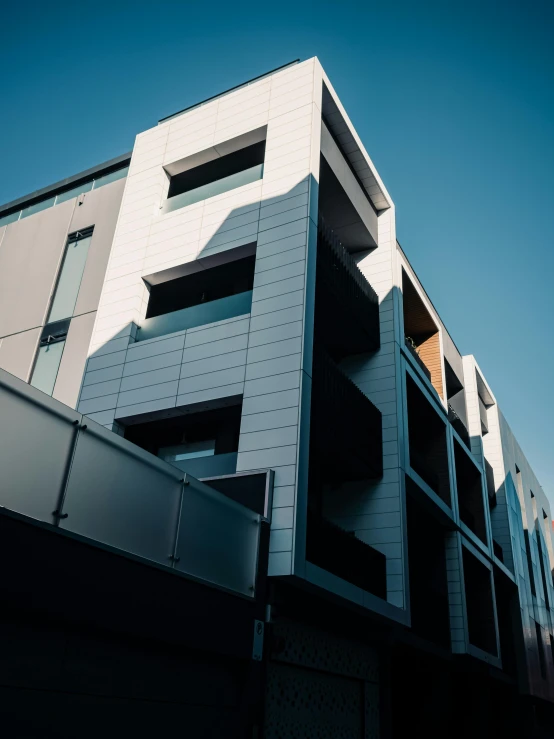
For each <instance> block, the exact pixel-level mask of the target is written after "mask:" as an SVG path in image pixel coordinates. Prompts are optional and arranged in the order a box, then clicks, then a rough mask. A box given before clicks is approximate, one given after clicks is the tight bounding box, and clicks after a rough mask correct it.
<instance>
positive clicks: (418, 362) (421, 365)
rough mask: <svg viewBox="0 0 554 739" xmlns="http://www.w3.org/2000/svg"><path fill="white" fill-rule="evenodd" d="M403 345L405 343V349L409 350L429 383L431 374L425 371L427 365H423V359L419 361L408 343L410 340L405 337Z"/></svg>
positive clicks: (411, 345)
mask: <svg viewBox="0 0 554 739" xmlns="http://www.w3.org/2000/svg"><path fill="white" fill-rule="evenodd" d="M404 343H405V345H406V347H407V349H408V350H409V352H410V354H411V355H412V357H413V358H414V359H415V361H416V363H417V365H418V366H419V367H420V369H421V371H422V372H423V374H424V375H425V377H426V378H427V379H428V380H429V382H431V373H430V371H429V370H428V369H427V365H426V364H425V362H424V361H423V359H421V357H420V356H419V354H418V353H417V350H416V349H415V348H414V346H413V344H412V342H411V341H410V339H409V338H408V337H407V336H406V338H405V340H404Z"/></svg>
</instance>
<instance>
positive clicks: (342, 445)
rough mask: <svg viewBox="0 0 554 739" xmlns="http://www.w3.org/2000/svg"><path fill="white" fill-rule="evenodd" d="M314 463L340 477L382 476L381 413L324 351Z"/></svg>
mask: <svg viewBox="0 0 554 739" xmlns="http://www.w3.org/2000/svg"><path fill="white" fill-rule="evenodd" d="M311 434H312V445H311V450H312V451H311V454H312V455H317V459H312V462H311V463H312V464H315V465H317V467H318V468H320V469H321V470H323V469H328V470H329V471H330V472H331V470H332V474H333V475H335V476H336V477H337V478H338V479H339V480H359V479H371V478H378V477H381V476H382V474H383V432H382V418H381V412H380V411H379V410H378V409H377V408H376V407H375V406H374V405H373V403H372V402H371V401H370V400H369V398H368V397H367V395H365V394H364V393H363V392H362V391H361V390H360V389H359V388H358V387H357V386H356V385H355V384H354V383H353V382H352V381H351V380H349V379H348V377H346V375H345V374H344V373H343V372H342V371H341V370H340V369H339V368H338V367H337V366H336V365H335V363H334V362H333V361H332V360H331V359H330V358H329V357H328V356H327V355H326V354H324V353H323V352H318V353H317V354H316V355H315V356H314V365H313V382H312V417H311Z"/></svg>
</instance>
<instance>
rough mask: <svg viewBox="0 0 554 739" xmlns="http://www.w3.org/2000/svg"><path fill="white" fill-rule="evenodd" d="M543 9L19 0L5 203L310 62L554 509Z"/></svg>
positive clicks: (1, 49) (10, 61)
mask: <svg viewBox="0 0 554 739" xmlns="http://www.w3.org/2000/svg"><path fill="white" fill-rule="evenodd" d="M553 37H554V3H552V2H551V1H550V2H547V1H543V0H527V1H526V2H523V1H521V0H520V1H519V2H511V1H510V0H497V1H496V2H491V1H490V0H481V1H480V2H476V1H475V0H464V2H460V1H459V0H441V1H440V2H428V1H427V0H420V1H419V2H414V1H413V0H396V1H395V2H390V3H384V2H378V3H373V2H371V0H366V1H365V2H363V3H362V2H360V3H354V2H351V0H343V2H336V0H335V2H327V1H326V0H320V1H319V2H314V3H306V2H302V0H296V2H290V0H281V1H280V2H279V3H261V2H252V3H228V2H227V3H219V2H217V0H216V1H214V2H203V3H200V2H193V3H190V2H189V3H187V2H183V0H180V2H175V0H164V1H161V2H152V1H151V2H145V1H144V0H133V1H132V2H122V1H121V0H111V1H110V2H108V1H107V0H95V2H93V3H92V2H90V3H89V2H83V3H79V2H75V0H72V2H66V0H54V2H53V3H45V2H39V1H38V0H31V1H30V2H19V3H10V4H9V6H8V7H6V8H5V9H4V10H3V11H2V32H1V39H0V70H1V71H0V79H1V87H0V90H1V93H0V203H4V202H7V201H9V200H11V199H13V198H15V197H18V196H20V195H24V194H26V193H28V192H30V191H32V190H34V189H37V188H39V187H42V186H45V185H48V184H50V183H52V182H55V181H56V180H59V179H61V178H63V177H66V176H69V175H71V174H74V173H76V172H79V171H80V170H83V169H86V168H87V167H90V166H93V165H95V164H97V163H99V162H102V161H105V160H107V159H110V158H111V157H114V156H116V155H118V154H121V153H124V152H126V151H129V150H130V149H131V148H132V146H133V140H134V136H135V135H136V133H138V132H140V131H142V130H144V129H147V128H150V127H151V126H153V125H155V124H156V122H157V120H158V119H159V118H161V117H163V116H165V115H169V114H171V113H173V112H176V111H178V110H180V109H181V108H184V107H186V106H188V105H191V104H193V103H195V102H197V101H199V100H202V99H205V98H207V97H209V96H210V95H214V94H216V93H218V92H221V91H222V90H224V89H226V88H228V87H232V86H233V85H236V84H239V83H241V82H243V81H245V80H248V79H250V78H252V77H255V76H256V75H259V74H262V73H264V72H266V71H268V70H270V69H273V68H275V67H277V66H279V65H281V64H284V63H286V62H288V61H290V60H292V59H296V58H300V59H307V58H309V57H311V56H318V57H319V58H320V60H321V62H322V64H323V66H324V67H325V69H326V71H327V73H328V74H329V76H330V78H331V81H332V82H333V85H334V87H335V89H336V90H337V92H338V94H339V96H340V98H341V100H342V102H343V103H344V105H345V107H346V109H347V111H348V113H349V115H350V117H351V119H352V121H353V123H354V125H355V126H356V128H357V130H358V132H359V134H360V136H361V138H362V140H363V141H364V143H365V145H366V148H367V149H368V151H369V153H370V155H371V157H372V158H373V161H374V162H375V164H376V166H377V168H378V170H379V172H380V174H381V176H382V178H383V180H384V182H385V184H386V185H387V188H388V190H389V192H390V193H391V196H392V197H393V199H394V200H395V203H396V208H397V223H398V227H397V235H398V238H399V241H400V243H401V244H402V246H403V248H404V249H405V251H406V252H407V254H408V256H409V258H410V260H411V262H412V264H413V265H414V267H415V269H416V271H417V272H418V274H419V276H420V278H421V280H422V282H423V284H424V285H425V287H426V289H427V291H428V293H429V294H430V296H431V297H432V299H433V302H434V304H435V306H436V308H437V309H438V311H439V313H440V314H441V316H442V318H443V320H444V322H445V324H446V326H447V327H448V329H449V331H450V333H451V335H452V336H453V338H454V340H455V342H456V343H457V345H458V347H459V349H460V350H461V351H462V353H464V354H469V353H472V354H474V355H475V356H476V358H477V361H478V362H479V363H480V365H481V367H482V369H483V372H484V373H485V376H486V377H487V379H488V381H489V383H490V385H491V387H492V389H493V391H494V392H495V394H496V397H497V400H498V401H499V404H500V406H501V407H502V408H503V410H504V414H505V415H506V417H507V419H508V422H509V423H510V425H511V426H512V429H513V430H514V432H515V434H516V436H517V437H518V439H519V441H520V443H521V445H522V446H523V449H524V451H525V452H526V454H527V457H528V458H529V460H530V462H531V464H532V465H533V466H534V468H535V471H536V473H537V475H538V477H539V479H540V481H541V483H542V485H543V487H544V489H545V491H546V492H547V493H548V494H549V495H550V500H551V502H552V503H553V504H554V371H553V367H554V331H553V324H554V291H553V289H552V283H553V279H554V274H553V272H554V256H553V254H554V208H553V189H554V188H553V176H554V43H553Z"/></svg>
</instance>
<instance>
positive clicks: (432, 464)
mask: <svg viewBox="0 0 554 739" xmlns="http://www.w3.org/2000/svg"><path fill="white" fill-rule="evenodd" d="M406 391H407V403H408V440H409V450H410V467H411V468H412V470H413V471H414V472H416V473H417V474H418V475H419V476H420V477H421V479H422V480H423V481H424V482H425V483H427V485H428V486H429V487H430V488H431V489H432V490H433V491H434V492H435V493H436V494H437V495H438V496H439V497H440V498H441V499H442V500H443V501H444V503H446V505H448V506H451V505H452V501H451V493H450V480H449V472H448V451H447V441H446V426H445V424H444V423H443V421H442V420H441V419H440V417H439V416H438V414H437V413H436V411H435V410H434V409H433V406H432V405H431V403H430V402H429V401H428V400H427V398H426V397H425V395H424V394H423V393H422V392H421V390H420V389H419V388H418V386H417V385H416V383H415V382H414V380H413V379H412V378H411V377H410V375H409V374H408V373H406Z"/></svg>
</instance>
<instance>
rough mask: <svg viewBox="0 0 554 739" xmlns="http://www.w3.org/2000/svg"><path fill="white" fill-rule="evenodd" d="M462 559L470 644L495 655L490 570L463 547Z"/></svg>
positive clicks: (494, 627)
mask: <svg viewBox="0 0 554 739" xmlns="http://www.w3.org/2000/svg"><path fill="white" fill-rule="evenodd" d="M462 561H463V566H464V589H465V595H466V610H467V621H468V631H469V641H470V644H473V646H475V647H477V648H478V649H482V650H483V651H485V652H487V653H488V654H493V655H496V654H497V646H496V626H495V619H494V605H493V595H492V583H491V572H490V570H489V569H488V568H487V567H485V565H484V564H482V563H481V562H480V560H479V559H478V558H477V557H475V556H474V555H473V554H472V553H471V552H470V551H469V550H468V549H467V548H466V547H462Z"/></svg>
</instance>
